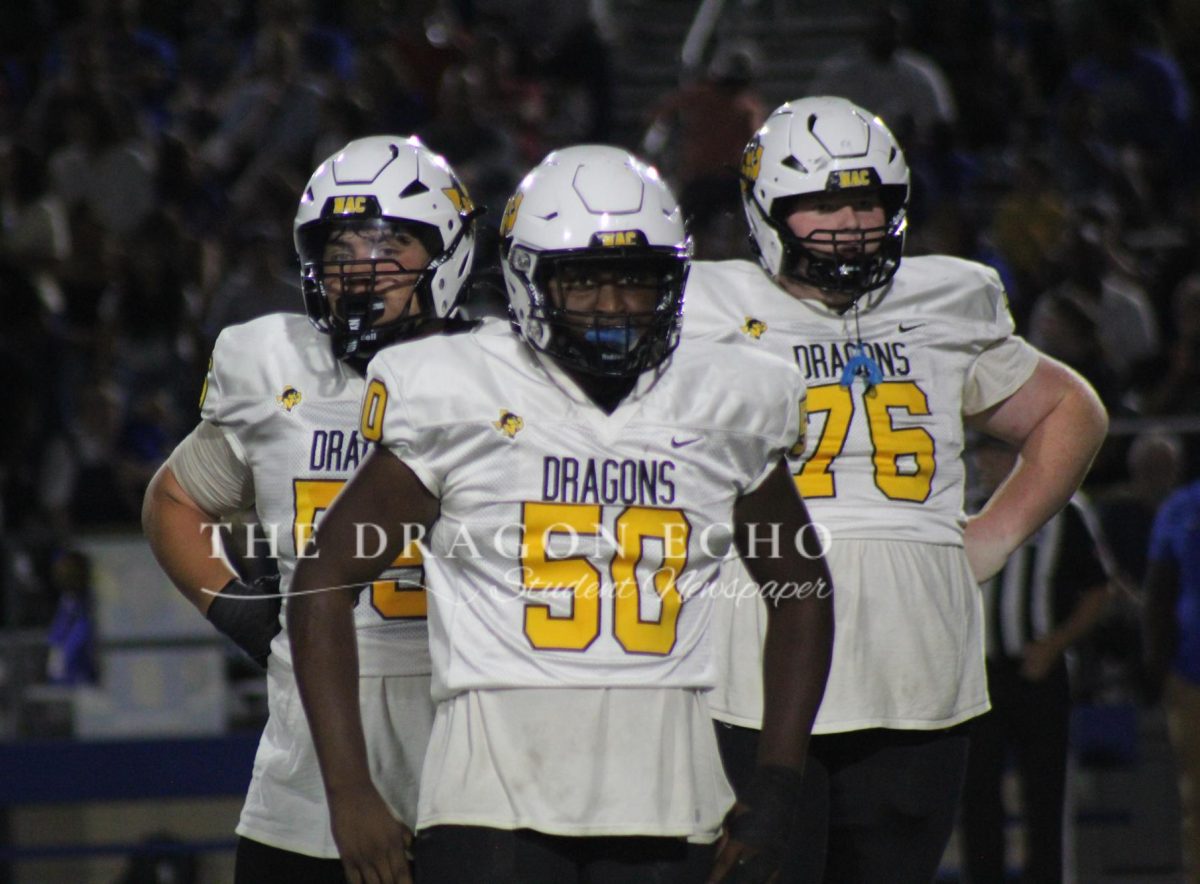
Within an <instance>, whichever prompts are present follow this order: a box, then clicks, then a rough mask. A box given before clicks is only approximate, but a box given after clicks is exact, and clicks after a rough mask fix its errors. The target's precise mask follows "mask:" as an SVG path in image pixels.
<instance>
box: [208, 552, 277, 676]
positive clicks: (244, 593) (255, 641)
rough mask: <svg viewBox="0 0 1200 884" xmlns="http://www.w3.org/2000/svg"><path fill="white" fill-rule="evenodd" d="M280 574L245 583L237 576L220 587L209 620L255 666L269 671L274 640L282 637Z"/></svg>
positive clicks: (211, 605) (214, 598) (211, 607)
mask: <svg viewBox="0 0 1200 884" xmlns="http://www.w3.org/2000/svg"><path fill="white" fill-rule="evenodd" d="M282 604H283V597H282V596H281V595H280V594H279V575H278V574H271V575H270V576H267V577H259V578H258V579H257V580H255V581H254V582H253V583H243V582H242V581H240V580H238V579H237V578H236V577H235V578H233V579H232V580H230V581H229V582H228V583H226V584H225V585H224V586H223V587H221V591H220V592H219V593H217V594H216V595H215V596H214V597H213V600H212V604H210V605H209V606H208V620H209V622H210V623H211V624H212V625H213V626H215V627H217V629H218V630H220V631H221V632H223V633H224V634H225V635H227V636H229V637H230V638H231V639H233V643H234V644H235V645H237V646H238V647H239V648H241V649H242V650H243V651H245V652H246V654H247V655H248V656H249V657H250V659H252V660H253V661H254V662H255V663H257V664H258V665H259V666H261V667H262V668H263V669H266V668H267V657H269V656H270V655H271V639H273V638H275V636H277V635H279V630H280V628H281V627H280V625H279V608H280V606H281V605H282Z"/></svg>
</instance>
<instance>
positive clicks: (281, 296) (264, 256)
mask: <svg viewBox="0 0 1200 884" xmlns="http://www.w3.org/2000/svg"><path fill="white" fill-rule="evenodd" d="M232 249H233V251H232V254H231V256H230V260H229V261H228V262H227V271H226V275H225V277H224V279H222V280H221V281H220V283H219V284H218V286H217V289H216V291H215V292H214V293H213V295H212V298H211V299H210V300H209V302H208V304H207V305H206V307H205V310H204V316H203V321H202V328H203V333H204V337H205V339H206V340H207V342H208V343H209V344H210V345H211V342H213V341H215V340H216V338H217V334H218V333H219V332H220V331H221V329H223V328H225V326H227V325H233V324H235V323H239V322H247V321H249V320H251V319H253V318H255V317H256V316H265V315H266V314H268V313H302V312H303V311H304V304H303V302H302V300H301V297H300V290H299V288H297V287H296V267H295V266H294V264H295V261H294V252H295V250H294V248H293V246H292V243H291V239H290V237H289V238H288V239H286V240H285V239H284V237H283V235H282V232H281V231H280V230H279V229H278V228H277V227H276V226H273V225H269V224H255V225H253V226H248V227H247V229H246V230H245V231H244V233H243V234H242V235H241V236H238V237H234V242H233V246H232ZM202 349H203V351H204V352H208V351H209V350H210V349H211V346H207V347H204V348H202Z"/></svg>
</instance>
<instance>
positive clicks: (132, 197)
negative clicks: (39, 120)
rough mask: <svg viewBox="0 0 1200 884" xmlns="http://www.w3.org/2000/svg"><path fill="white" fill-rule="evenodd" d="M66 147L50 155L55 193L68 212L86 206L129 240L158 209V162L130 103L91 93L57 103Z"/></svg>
mask: <svg viewBox="0 0 1200 884" xmlns="http://www.w3.org/2000/svg"><path fill="white" fill-rule="evenodd" d="M56 107H57V111H58V112H59V113H61V114H62V119H63V124H64V125H65V128H66V142H65V143H64V144H63V145H62V146H61V147H59V148H58V149H57V150H55V151H54V152H53V153H52V154H51V155H50V160H49V164H50V182H51V189H52V190H53V192H54V193H55V194H57V195H58V196H59V197H60V198H61V199H62V200H63V201H64V202H65V203H66V204H67V206H68V207H72V208H73V207H75V206H76V205H78V204H80V203H82V204H83V205H85V206H86V207H87V208H88V210H89V211H90V212H91V213H92V216H93V217H94V218H95V219H96V220H97V221H98V222H99V223H100V224H101V226H102V227H103V228H104V230H105V231H106V232H107V233H110V234H113V235H117V236H124V235H127V234H129V233H131V232H132V231H133V230H134V229H136V228H137V227H138V225H140V224H141V223H142V222H143V221H145V220H146V218H147V217H149V215H150V213H151V211H153V209H154V205H155V199H156V196H155V192H154V165H155V158H154V156H153V155H152V153H151V151H150V150H149V148H148V147H147V146H146V144H145V143H144V142H143V141H141V140H140V139H139V138H137V137H136V131H137V130H136V127H135V126H134V124H133V119H132V115H131V112H130V108H129V106H128V104H127V103H126V102H125V101H124V100H123V99H122V98H120V97H118V96H117V95H116V94H115V93H112V92H108V91H104V90H96V91H93V90H91V89H89V90H86V91H82V92H79V93H68V94H66V95H64V96H63V97H62V100H61V101H60V102H56Z"/></svg>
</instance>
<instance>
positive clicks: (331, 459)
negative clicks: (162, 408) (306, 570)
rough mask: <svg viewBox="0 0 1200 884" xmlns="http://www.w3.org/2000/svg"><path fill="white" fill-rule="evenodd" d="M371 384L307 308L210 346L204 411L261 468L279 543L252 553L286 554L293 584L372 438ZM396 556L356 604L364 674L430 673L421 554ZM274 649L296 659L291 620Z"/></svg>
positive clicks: (259, 504) (256, 472)
mask: <svg viewBox="0 0 1200 884" xmlns="http://www.w3.org/2000/svg"><path fill="white" fill-rule="evenodd" d="M364 386H365V383H364V381H363V378H362V377H361V376H360V375H358V374H357V373H355V372H354V371H353V369H351V368H350V367H349V366H347V365H345V364H343V363H342V362H340V361H339V360H337V359H335V358H334V357H333V353H332V351H331V349H330V346H329V338H328V337H326V336H325V335H323V334H321V333H320V332H318V331H317V330H316V329H315V328H313V326H312V324H311V323H310V322H309V321H308V319H307V317H305V316H300V315H295V314H285V313H277V314H272V315H269V316H263V317H261V318H259V319H255V320H252V321H250V322H247V323H245V324H242V325H235V326H230V327H229V328H226V329H225V330H224V331H222V332H221V334H220V336H219V337H218V338H217V343H216V346H215V347H214V348H213V357H212V362H211V364H210V366H209V372H208V377H207V378H206V380H205V383H204V391H203V393H202V394H201V415H202V417H203V418H204V419H205V420H206V421H209V422H211V423H213V424H215V425H217V426H218V427H220V428H221V429H222V430H223V431H224V433H225V437H226V439H228V441H229V444H230V446H231V447H232V448H233V451H234V452H235V454H236V455H237V456H238V457H239V458H240V459H241V460H242V462H243V463H244V464H246V466H247V467H248V468H249V469H250V471H251V472H252V474H253V477H254V496H255V509H256V510H257V513H258V518H259V521H260V523H261V524H262V526H263V529H264V530H265V531H266V533H267V536H268V537H269V538H271V540H272V544H273V547H274V548H273V549H271V550H268V549H266V548H264V546H263V545H262V544H259V545H258V547H257V549H256V550H255V553H257V554H258V555H267V554H277V555H278V562H279V571H280V574H281V576H282V580H281V586H282V589H283V591H284V592H285V593H286V592H287V589H288V587H289V585H290V584H291V579H292V574H293V572H294V571H295V569H296V550H297V549H298V548H301V549H302V548H303V546H304V544H305V543H306V542H307V540H308V538H310V537H311V536H312V532H313V528H314V526H315V525H316V524H318V523H319V521H320V518H321V515H322V513H324V512H325V510H326V509H328V507H329V505H330V503H331V502H332V501H333V498H334V497H335V496H336V494H337V492H338V491H339V490H340V489H341V487H342V486H343V485H344V484H345V483H346V481H347V480H348V479H349V478H350V475H351V473H353V471H354V469H355V468H356V467H357V466H358V464H359V462H360V461H361V460H362V459H363V458H364V457H366V455H367V452H368V451H369V449H370V443H369V442H368V441H367V440H365V439H363V437H362V435H361V433H360V432H359V429H358V425H359V413H360V406H361V403H362V395H363V389H364ZM396 565H397V568H396V570H394V571H391V572H388V573H387V574H385V575H384V577H385V578H386V579H380V580H379V581H377V582H376V583H374V584H373V585H372V586H371V587H369V588H367V589H364V590H363V592H362V593H360V595H359V597H358V602H357V605H356V607H355V613H354V620H355V626H356V627H357V630H358V657H359V671H360V674H362V675H364V676H367V675H371V676H374V675H421V674H426V673H428V672H429V650H428V634H427V630H426V620H425V613H426V599H425V592H424V590H423V589H421V573H420V567H419V566H420V558H419V553H417V551H416V550H415V549H414V550H413V551H412V552H411V554H409V555H407V556H402V557H401V558H400V559H397V562H396ZM285 605H286V598H285ZM280 616H281V619H283V622H284V623H285V624H286V619H285V618H284V615H283V614H282V613H281V615H280ZM271 656H272V657H273V658H275V659H276V660H277V661H279V662H282V663H286V664H288V665H290V663H291V647H290V645H289V642H288V636H287V632H286V629H285V631H283V632H281V633H280V634H279V635H277V636H276V637H275V640H274V641H273V642H272V644H271Z"/></svg>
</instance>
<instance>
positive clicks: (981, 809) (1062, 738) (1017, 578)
mask: <svg viewBox="0 0 1200 884" xmlns="http://www.w3.org/2000/svg"><path fill="white" fill-rule="evenodd" d="M974 461H975V464H976V466H977V468H978V471H979V477H980V484H981V491H982V492H983V494H984V495H988V494H990V493H991V492H992V491H993V490H994V489H995V488H996V487H998V486H999V485H1000V483H1001V482H1003V481H1004V479H1005V477H1007V476H1008V474H1009V472H1010V471H1011V470H1012V467H1013V464H1014V463H1015V462H1016V452H1015V451H1014V450H1013V449H1011V448H1010V447H1008V446H1006V445H1004V444H1003V443H1001V442H999V441H996V440H991V439H987V438H985V439H981V440H980V442H979V443H978V445H977V446H976V448H975V450H974ZM982 588H983V598H984V611H985V617H984V620H985V626H986V630H987V633H986V635H987V639H986V641H987V679H988V694H989V696H990V697H991V701H992V709H991V711H990V712H988V713H986V714H985V715H983V716H981V717H979V718H978V719H976V720H975V721H974V722H973V724H972V729H971V748H970V752H969V755H968V759H967V777H966V783H965V785H964V791H963V802H962V823H963V864H964V866H965V869H966V872H967V875H966V879H967V880H968V881H969V882H971V884H1003V882H1004V881H1006V880H1007V879H1008V875H1007V862H1006V851H1005V842H1006V838H1005V826H1006V819H1007V816H1008V814H1007V813H1006V812H1005V809H1004V801H1003V790H1002V781H1003V778H1004V771H1005V768H1006V766H1007V760H1008V755H1009V754H1010V753H1011V754H1012V755H1013V756H1014V758H1015V761H1016V770H1017V773H1018V778H1019V782H1020V788H1021V808H1022V813H1021V816H1022V817H1023V819H1024V821H1025V833H1026V835H1025V844H1026V859H1025V868H1024V870H1023V873H1022V876H1021V877H1022V880H1029V881H1038V882H1050V881H1061V880H1063V864H1064V862H1063V844H1064V838H1063V834H1064V832H1063V829H1064V823H1063V819H1064V813H1063V810H1064V805H1065V803H1066V788H1067V755H1068V742H1067V737H1068V731H1069V725H1070V712H1071V691H1070V684H1069V679H1068V672H1067V663H1066V654H1067V651H1068V650H1069V649H1070V648H1071V647H1072V646H1073V645H1075V644H1076V643H1077V642H1079V641H1080V640H1081V639H1082V638H1083V637H1084V636H1085V635H1087V634H1088V633H1089V632H1090V631H1091V630H1092V628H1093V627H1095V625H1096V624H1097V623H1098V622H1099V621H1100V619H1101V618H1102V617H1103V615H1104V613H1105V610H1106V608H1107V606H1108V602H1109V597H1110V589H1109V584H1108V576H1107V574H1106V570H1105V566H1104V562H1103V553H1102V550H1101V545H1100V541H1099V540H1098V538H1097V534H1096V530H1095V529H1094V528H1093V527H1092V524H1091V519H1090V515H1089V511H1088V509H1087V506H1086V503H1085V501H1084V499H1083V498H1082V496H1080V495H1076V497H1075V498H1073V499H1072V500H1071V502H1070V503H1069V504H1068V505H1067V507H1066V508H1065V509H1063V510H1062V512H1060V513H1059V514H1058V515H1056V516H1054V517H1053V518H1052V519H1051V520H1050V521H1049V522H1047V523H1046V525H1045V526H1043V527H1042V529H1041V530H1040V531H1038V532H1037V533H1036V534H1035V535H1034V536H1033V537H1031V538H1030V539H1029V540H1028V541H1026V542H1025V543H1024V544H1023V545H1022V546H1021V547H1020V548H1019V549H1018V550H1017V551H1016V552H1015V553H1013V555H1012V556H1011V557H1010V558H1009V560H1008V562H1007V563H1006V564H1005V566H1004V568H1003V569H1002V570H1001V571H1000V573H999V574H997V575H996V576H995V577H993V578H992V579H991V580H989V581H987V583H985V584H984V585H983V587H982Z"/></svg>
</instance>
